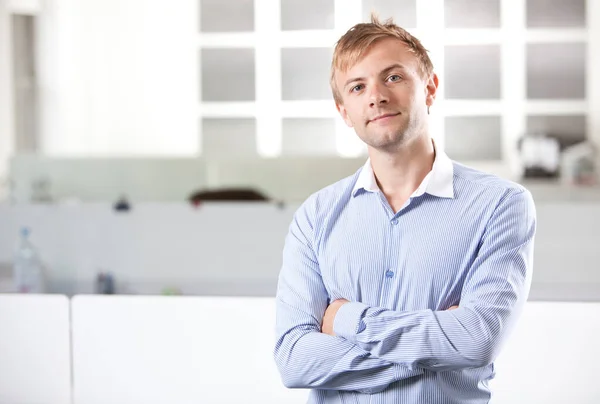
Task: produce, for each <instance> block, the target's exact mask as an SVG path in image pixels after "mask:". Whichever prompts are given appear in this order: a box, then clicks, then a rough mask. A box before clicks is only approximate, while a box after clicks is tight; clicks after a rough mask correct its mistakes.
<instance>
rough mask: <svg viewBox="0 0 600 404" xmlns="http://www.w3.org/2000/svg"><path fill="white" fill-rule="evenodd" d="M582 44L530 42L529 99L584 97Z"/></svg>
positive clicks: (583, 53)
mask: <svg viewBox="0 0 600 404" xmlns="http://www.w3.org/2000/svg"><path fill="white" fill-rule="evenodd" d="M585 53H586V46H585V44H583V43H557V44H547V43H535V44H528V45H527V98H542V99H544V98H545V99H547V98H571V99H572V98H575V99H582V98H585V64H586V57H585Z"/></svg>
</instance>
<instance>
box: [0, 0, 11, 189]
mask: <svg viewBox="0 0 600 404" xmlns="http://www.w3.org/2000/svg"><path fill="white" fill-rule="evenodd" d="M10 27H11V23H10V14H9V9H8V0H0V60H1V61H2V62H1V63H0V184H2V182H3V181H5V176H6V175H7V173H8V158H9V156H11V155H12V152H13V149H14V138H13V136H12V134H13V118H14V116H13V102H12V99H13V93H12V90H13V82H12V63H11V61H12V54H11V52H12V45H11V43H12V37H11V29H10ZM2 188H3V187H2V185H0V200H2V199H4V198H3V195H1V192H2Z"/></svg>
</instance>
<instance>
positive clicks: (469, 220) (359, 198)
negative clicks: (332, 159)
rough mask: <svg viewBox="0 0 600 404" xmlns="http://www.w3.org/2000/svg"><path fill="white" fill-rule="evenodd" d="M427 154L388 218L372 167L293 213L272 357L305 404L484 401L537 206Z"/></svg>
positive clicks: (524, 269) (528, 251) (512, 312)
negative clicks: (327, 328) (326, 321)
mask: <svg viewBox="0 0 600 404" xmlns="http://www.w3.org/2000/svg"><path fill="white" fill-rule="evenodd" d="M436 155H437V157H436V160H435V163H434V166H433V169H432V171H431V172H430V173H429V175H428V176H427V177H426V179H425V181H424V183H423V184H422V186H421V187H419V189H418V190H417V191H416V192H415V193H414V194H413V196H412V197H411V198H410V199H409V201H407V203H406V204H405V205H404V206H403V207H402V209H400V211H398V212H397V213H396V214H394V212H393V211H392V209H391V208H390V206H389V204H388V202H387V201H386V199H385V197H384V196H383V194H382V193H381V192H380V191H379V190H378V189H377V185H376V182H375V181H374V179H373V173H372V171H371V169H370V164H369V162H367V164H366V165H365V167H363V168H362V169H360V170H358V171H357V172H356V173H355V174H354V175H352V176H350V177H348V178H346V179H343V180H342V181H339V182H337V183H335V184H333V185H331V186H329V187H327V188H324V189H322V190H321V191H319V192H317V193H315V194H313V195H312V196H311V197H309V198H308V199H307V200H306V202H305V203H304V204H303V205H302V206H301V207H300V208H299V209H298V210H297V212H296V213H295V215H294V218H293V221H292V223H291V225H290V228H289V233H288V235H287V237H286V241H285V247H284V251H283V266H282V269H281V272H280V276H279V282H278V288H277V298H276V301H277V313H276V317H277V320H276V324H277V325H276V333H277V342H276V346H275V361H276V363H277V366H278V368H279V372H280V374H281V377H282V381H283V383H284V384H285V385H286V386H288V387H291V388H308V389H311V391H310V395H309V402H310V403H353V404H354V403H365V404H366V403H370V404H375V403H382V404H383V403H386V404H387V403H428V404H429V403H456V404H458V403H461V404H464V403H488V402H489V400H490V397H491V394H492V392H491V391H490V389H489V386H488V382H489V381H490V379H492V378H493V377H494V367H493V361H494V358H495V357H496V356H497V355H498V353H499V351H500V349H501V348H502V345H503V343H504V341H505V340H506V338H507V337H508V336H509V335H510V331H511V329H512V328H513V325H514V322H515V320H516V319H517V318H518V316H519V314H520V310H521V309H522V306H523V304H524V303H525V301H526V299H527V295H528V293H529V287H530V284H531V275H532V256H533V240H534V234H535V227H536V218H535V207H534V204H533V200H532V197H531V194H530V193H529V192H528V191H527V190H525V189H524V188H523V187H521V186H519V185H517V184H514V183H512V182H509V181H506V180H502V179H500V178H497V177H495V176H492V175H489V174H484V173H482V172H479V171H476V170H474V169H471V168H468V167H466V166H463V165H460V164H458V163H455V162H453V161H451V160H450V159H449V158H448V157H447V156H446V155H445V154H443V152H439V151H438V152H437V153H436ZM339 298H344V299H347V300H349V301H350V303H347V304H345V305H343V306H342V308H341V309H340V310H339V311H338V313H337V316H336V318H335V322H334V332H335V334H336V336H335V337H332V336H329V335H326V334H322V333H321V332H320V324H321V320H322V318H323V314H324V312H325V309H326V308H327V306H328V304H329V303H330V302H332V301H334V300H336V299H339ZM453 305H459V306H460V307H459V308H458V309H456V310H451V311H448V310H446V309H448V308H449V307H450V306H453Z"/></svg>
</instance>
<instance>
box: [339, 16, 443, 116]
mask: <svg viewBox="0 0 600 404" xmlns="http://www.w3.org/2000/svg"><path fill="white" fill-rule="evenodd" d="M385 38H396V39H398V40H400V41H402V42H403V43H405V44H406V45H407V46H408V49H409V50H410V51H411V52H413V53H414V54H415V55H416V57H417V60H418V63H419V70H420V73H421V76H422V77H423V78H428V77H429V76H430V75H431V73H433V63H431V59H429V55H428V54H427V49H425V47H424V46H423V45H422V44H421V41H419V40H418V39H417V38H416V37H414V36H413V35H411V34H410V33H409V32H408V31H406V30H405V29H404V28H401V27H399V26H398V25H396V24H395V23H394V22H393V19H392V18H390V19H388V20H386V21H384V22H380V21H379V19H378V17H377V15H376V14H375V13H371V22H370V23H360V24H356V25H355V26H354V27H352V28H350V29H349V30H348V31H347V32H346V33H345V34H344V35H343V36H342V37H341V38H340V39H339V40H338V41H337V43H336V45H335V49H334V51H333V60H332V61H331V78H330V85H331V90H332V92H333V98H334V100H335V102H336V103H337V104H341V103H342V97H341V95H340V92H339V90H338V88H337V86H336V85H335V73H336V72H337V71H346V70H348V69H349V68H351V67H352V66H354V65H355V64H356V63H357V62H358V61H360V60H361V59H362V58H363V56H364V55H365V53H367V51H368V50H369V49H370V47H371V46H372V45H373V44H374V43H375V42H378V41H380V40H382V39H385Z"/></svg>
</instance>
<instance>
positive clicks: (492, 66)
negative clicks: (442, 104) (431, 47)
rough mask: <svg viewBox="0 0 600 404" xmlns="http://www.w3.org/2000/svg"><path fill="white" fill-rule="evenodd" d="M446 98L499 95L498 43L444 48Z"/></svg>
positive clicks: (491, 96) (483, 97) (482, 97)
mask: <svg viewBox="0 0 600 404" xmlns="http://www.w3.org/2000/svg"><path fill="white" fill-rule="evenodd" d="M445 64H446V66H445V80H446V90H445V91H446V94H445V95H446V98H449V99H453V98H454V99H499V98H500V46H499V45H469V46H446V48H445Z"/></svg>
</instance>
